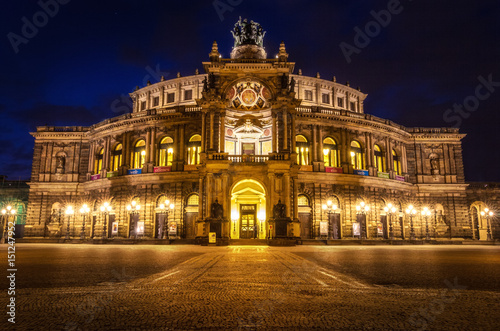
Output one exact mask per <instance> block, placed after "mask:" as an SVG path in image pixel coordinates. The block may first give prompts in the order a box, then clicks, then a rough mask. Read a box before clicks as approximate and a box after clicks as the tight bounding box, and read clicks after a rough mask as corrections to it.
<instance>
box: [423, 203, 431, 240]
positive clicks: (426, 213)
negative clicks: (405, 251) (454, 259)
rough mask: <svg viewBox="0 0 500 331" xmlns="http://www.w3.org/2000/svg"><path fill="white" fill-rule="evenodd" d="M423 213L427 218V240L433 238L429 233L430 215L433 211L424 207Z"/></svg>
mask: <svg viewBox="0 0 500 331" xmlns="http://www.w3.org/2000/svg"><path fill="white" fill-rule="evenodd" d="M421 214H422V216H423V217H424V219H425V240H431V235H430V234H429V216H431V211H430V210H429V208H427V207H424V209H422V212H421Z"/></svg>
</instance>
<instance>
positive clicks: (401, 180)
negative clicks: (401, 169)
mask: <svg viewBox="0 0 500 331" xmlns="http://www.w3.org/2000/svg"><path fill="white" fill-rule="evenodd" d="M394 178H395V179H396V180H399V181H400V182H404V181H405V176H399V175H396V176H395V177H394Z"/></svg>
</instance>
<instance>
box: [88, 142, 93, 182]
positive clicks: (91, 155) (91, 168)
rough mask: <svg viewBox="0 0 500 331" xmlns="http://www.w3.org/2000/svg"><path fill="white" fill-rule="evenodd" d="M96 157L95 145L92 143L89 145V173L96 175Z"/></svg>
mask: <svg viewBox="0 0 500 331" xmlns="http://www.w3.org/2000/svg"><path fill="white" fill-rule="evenodd" d="M94 155H95V143H94V142H93V141H92V142H90V144H89V167H88V172H90V173H91V174H92V173H94V171H93V170H94Z"/></svg>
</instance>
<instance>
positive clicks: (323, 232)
mask: <svg viewBox="0 0 500 331" xmlns="http://www.w3.org/2000/svg"><path fill="white" fill-rule="evenodd" d="M319 235H320V236H328V222H319Z"/></svg>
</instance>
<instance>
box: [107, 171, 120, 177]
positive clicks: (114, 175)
mask: <svg viewBox="0 0 500 331" xmlns="http://www.w3.org/2000/svg"><path fill="white" fill-rule="evenodd" d="M116 176H118V171H110V172H108V173H107V174H106V178H109V177H116Z"/></svg>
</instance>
